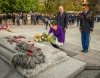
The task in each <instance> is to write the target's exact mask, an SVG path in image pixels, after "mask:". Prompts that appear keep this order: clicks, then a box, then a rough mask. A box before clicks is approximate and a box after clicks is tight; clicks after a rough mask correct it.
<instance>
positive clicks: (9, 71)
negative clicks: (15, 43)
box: [0, 56, 24, 78]
mask: <svg viewBox="0 0 100 78" xmlns="http://www.w3.org/2000/svg"><path fill="white" fill-rule="evenodd" d="M0 78H24V77H23V76H22V75H21V74H19V73H18V72H17V71H15V70H14V69H13V68H12V67H11V66H10V65H8V63H7V62H5V61H4V60H3V59H2V58H1V56H0Z"/></svg>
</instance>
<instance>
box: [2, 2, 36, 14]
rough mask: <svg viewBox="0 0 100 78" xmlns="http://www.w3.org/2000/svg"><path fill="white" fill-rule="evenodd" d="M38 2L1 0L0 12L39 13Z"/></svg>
mask: <svg viewBox="0 0 100 78" xmlns="http://www.w3.org/2000/svg"><path fill="white" fill-rule="evenodd" d="M37 9H38V0H0V12H3V13H4V12H6V13H8V12H30V10H31V11H33V12H35V11H37Z"/></svg>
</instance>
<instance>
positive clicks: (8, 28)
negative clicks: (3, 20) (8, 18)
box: [0, 24, 12, 32]
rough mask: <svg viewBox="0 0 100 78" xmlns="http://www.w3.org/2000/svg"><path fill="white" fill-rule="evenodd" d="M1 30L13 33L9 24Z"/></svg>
mask: <svg viewBox="0 0 100 78" xmlns="http://www.w3.org/2000/svg"><path fill="white" fill-rule="evenodd" d="M0 30H6V31H8V32H12V31H11V29H10V27H9V25H8V24H5V25H3V26H2V27H1V28H0Z"/></svg>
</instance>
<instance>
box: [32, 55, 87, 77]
mask: <svg viewBox="0 0 100 78" xmlns="http://www.w3.org/2000/svg"><path fill="white" fill-rule="evenodd" d="M85 66H86V63H84V62H81V61H79V60H76V59H73V58H71V57H70V58H69V59H68V60H65V61H64V62H61V63H59V64H58V65H55V66H53V67H50V68H49V69H48V70H45V71H44V72H42V73H40V74H39V75H38V76H37V77H36V78H74V77H75V76H76V75H78V74H79V73H80V72H82V71H83V70H84V68H85ZM30 78H32V77H30Z"/></svg>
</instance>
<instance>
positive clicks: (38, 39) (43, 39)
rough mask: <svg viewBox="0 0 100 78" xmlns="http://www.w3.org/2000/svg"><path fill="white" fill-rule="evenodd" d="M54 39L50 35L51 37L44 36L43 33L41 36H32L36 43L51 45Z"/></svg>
mask: <svg viewBox="0 0 100 78" xmlns="http://www.w3.org/2000/svg"><path fill="white" fill-rule="evenodd" d="M55 40H56V39H55V37H54V36H53V35H52V36H48V34H46V33H45V32H44V33H42V35H39V34H36V35H35V36H34V41H36V42H40V43H41V42H51V43H54V42H55Z"/></svg>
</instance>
